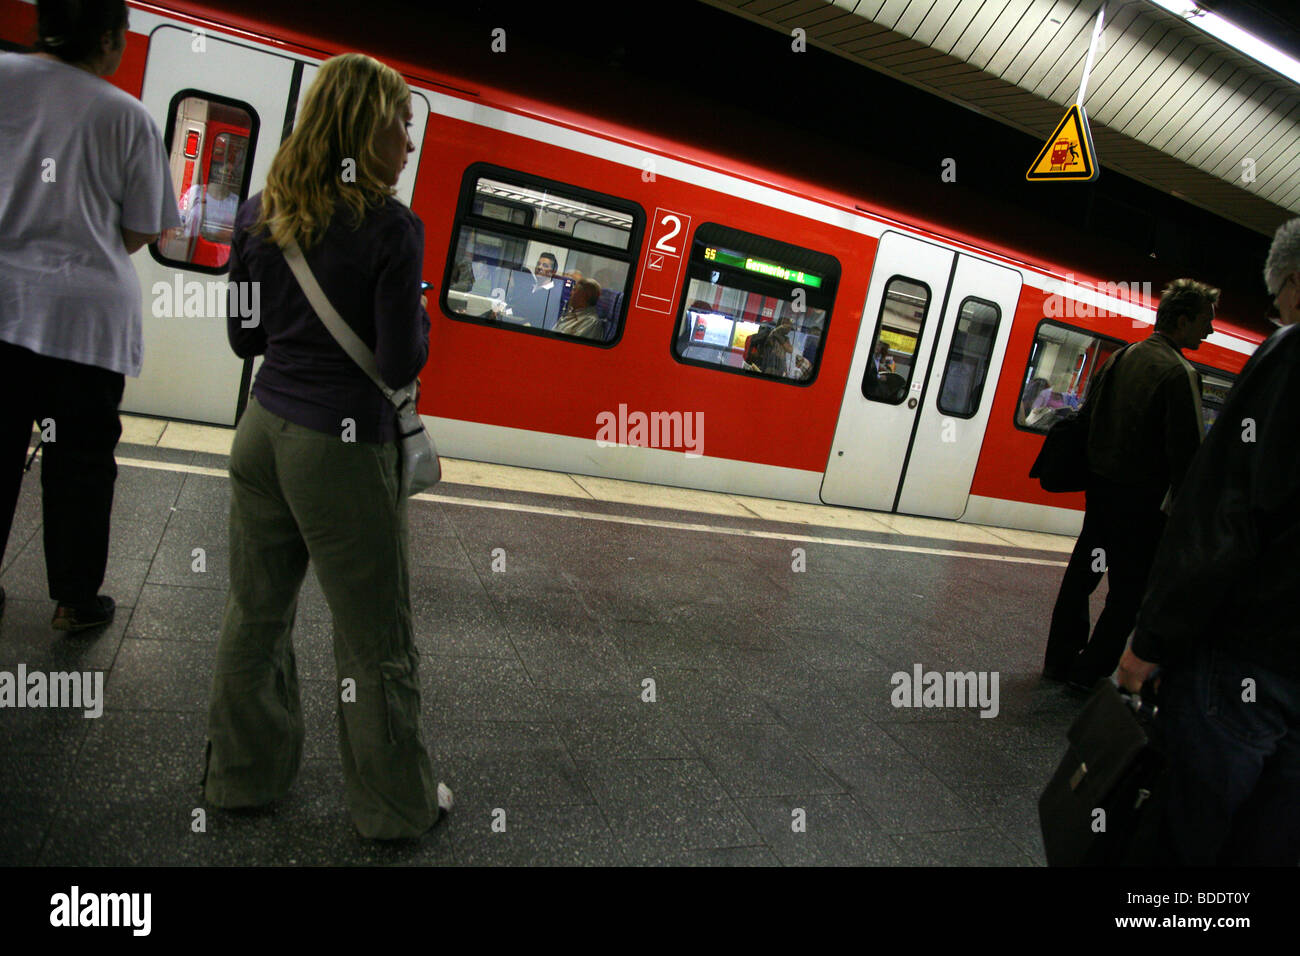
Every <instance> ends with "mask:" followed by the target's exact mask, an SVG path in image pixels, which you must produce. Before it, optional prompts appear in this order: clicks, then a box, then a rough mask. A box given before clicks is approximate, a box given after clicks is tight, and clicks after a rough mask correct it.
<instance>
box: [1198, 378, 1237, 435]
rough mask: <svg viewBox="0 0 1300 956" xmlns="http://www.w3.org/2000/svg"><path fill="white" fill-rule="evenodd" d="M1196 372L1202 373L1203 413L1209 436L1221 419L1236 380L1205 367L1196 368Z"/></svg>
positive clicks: (1206, 431)
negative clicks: (1220, 415) (1212, 427)
mask: <svg viewBox="0 0 1300 956" xmlns="http://www.w3.org/2000/svg"><path fill="white" fill-rule="evenodd" d="M1196 370H1197V371H1198V372H1200V373H1201V411H1202V413H1203V414H1204V416H1205V433H1206V434H1207V435H1208V434H1209V433H1210V428H1211V426H1213V425H1214V423H1215V422H1216V421H1218V419H1219V412H1221V411H1223V403H1224V402H1226V401H1227V400H1228V393H1229V392H1230V391H1232V386H1233V383H1234V381H1235V379H1234V377H1233V376H1232V375H1230V374H1229V373H1227V372H1221V371H1219V370H1218V369H1214V368H1206V367H1205V366H1203V365H1198V366H1196Z"/></svg>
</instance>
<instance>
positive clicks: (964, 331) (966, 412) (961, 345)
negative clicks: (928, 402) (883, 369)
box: [939, 297, 1002, 418]
mask: <svg viewBox="0 0 1300 956" xmlns="http://www.w3.org/2000/svg"><path fill="white" fill-rule="evenodd" d="M1001 319H1002V310H1001V309H999V308H998V307H997V306H996V305H995V304H994V303H992V302H986V301H985V300H983V299H976V298H974V297H971V298H967V299H966V300H965V301H964V302H962V304H961V309H960V310H959V311H958V313H957V328H956V329H955V330H954V331H953V333H952V345H951V346H949V348H948V361H947V363H946V364H945V365H944V369H943V381H942V383H941V384H940V386H939V411H941V412H943V413H944V414H945V415H952V416H953V417H955V418H972V417H974V415H975V413H976V412H977V411H979V407H980V398H981V397H982V396H983V394H984V382H985V380H986V379H987V378H988V373H989V360H990V359H991V358H992V357H993V344H994V343H995V342H996V341H997V335H998V322H999V321H1001Z"/></svg>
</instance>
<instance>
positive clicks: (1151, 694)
mask: <svg viewBox="0 0 1300 956" xmlns="http://www.w3.org/2000/svg"><path fill="white" fill-rule="evenodd" d="M1159 676H1160V671H1159V670H1156V671H1153V672H1152V674H1151V676H1150V677H1148V678H1147V679H1146V680H1145V681H1143V682H1142V689H1141V690H1140V691H1139V692H1138V693H1136V694H1135V693H1133V691H1131V690H1129V689H1128V688H1126V687H1120V688H1119V695H1120V697H1122V698H1124V703H1126V704H1128V705H1129V706H1130V707H1132V708H1133V709H1134V710H1135V711H1136V712H1137V713H1139V714H1144V715H1145V716H1147V717H1151V718H1154V717H1155V715H1156V712H1157V711H1159V709H1160V707H1159V705H1158V703H1157V702H1156V682H1157V680H1158V679H1159Z"/></svg>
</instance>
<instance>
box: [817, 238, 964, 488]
mask: <svg viewBox="0 0 1300 956" xmlns="http://www.w3.org/2000/svg"><path fill="white" fill-rule="evenodd" d="M953 258H954V253H953V251H952V250H951V249H945V248H944V247H943V246H938V245H935V244H933V243H929V242H922V241H921V240H919V239H913V238H911V237H910V236H904V235H900V234H899V233H896V232H886V233H884V234H883V235H882V236H881V237H880V245H879V246H878V247H877V249H876V261H875V265H874V267H873V269H872V275H871V284H870V285H869V287H868V289H867V301H866V305H865V306H864V307H863V311H862V324H861V326H860V327H859V329H858V342H857V347H856V348H855V350H854V353H853V363H852V364H851V365H850V367H849V382H848V389H847V390H846V392H845V395H844V401H843V403H842V404H841V406H840V416H839V421H838V422H837V424H836V426H835V442H834V444H833V445H832V446H831V457H830V461H829V462H828V463H827V465H826V474H825V477H824V478H823V480H822V491H821V497H822V500H823V501H824V502H826V503H827V504H833V505H849V506H852V507H856V508H873V509H875V510H877V511H892V510H893V508H894V502H895V500H896V498H897V496H898V489H899V485H900V483H901V481H902V477H903V466H904V464H905V462H906V460H907V448H908V444H909V442H910V440H911V436H912V432H913V430H914V428H915V426H916V420H917V417H918V411H917V406H918V404H919V399H920V395H921V389H922V387H923V385H924V383H925V373H926V370H927V368H928V367H929V364H930V355H931V352H932V351H933V348H934V337H935V330H936V328H937V326H938V325H939V315H940V312H941V311H942V308H943V301H944V294H945V292H946V291H947V288H948V281H949V278H950V277H951V275H952V265H953Z"/></svg>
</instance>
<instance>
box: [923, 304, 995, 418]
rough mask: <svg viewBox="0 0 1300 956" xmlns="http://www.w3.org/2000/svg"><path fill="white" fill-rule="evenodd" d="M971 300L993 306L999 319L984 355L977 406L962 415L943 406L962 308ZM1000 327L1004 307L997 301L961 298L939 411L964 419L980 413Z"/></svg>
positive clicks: (941, 384)
mask: <svg viewBox="0 0 1300 956" xmlns="http://www.w3.org/2000/svg"><path fill="white" fill-rule="evenodd" d="M971 302H974V303H975V304H977V305H985V306H989V307H990V308H992V309H993V311H994V312H995V313H997V320H996V321H995V322H994V323H993V331H992V333H991V334H990V335H989V352H988V355H986V356H984V363H985V369H984V380H983V381H982V382H981V383H980V387H979V392H978V393H977V394H976V396H975V407H974V408H973V409H972V410H971V411H970V412H969V413H968V414H965V415H962V414H960V413H958V412H950V411H948V410H947V409H945V408H944V407H943V394H944V386H946V385H947V384H948V373H949V371H950V370H951V369H952V357H953V342H954V341H955V340H956V338H957V331H958V326H959V325H960V323H961V313H962V310H963V309H964V308H966V306H967V304H968V303H971ZM1000 328H1002V307H1001V306H999V305H998V304H997V303H996V302H993V301H990V300H989V299H981V298H980V297H979V296H977V295H968V296H966V298H964V299H962V300H961V304H960V305H959V306H957V317H956V319H954V326H953V333H952V336H951V337H950V338H949V340H948V355H947V357H946V358H945V359H944V360H943V375H942V376H941V377H940V379H939V397H938V399H937V400H936V401H935V407H936V408H937V409H938V410H939V413H940V414H941V415H946V416H947V417H949V418H960V419H962V420H964V421H969V420H970V419H972V418H974V417H975V416H976V415H978V414H979V413H980V406H981V405H983V404H984V392H985V390H986V389H987V387H988V384H989V380H988V370H989V369H990V368H992V366H993V353H994V352H995V351H997V346H998V329H1000ZM994 391H997V389H996V388H994Z"/></svg>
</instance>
